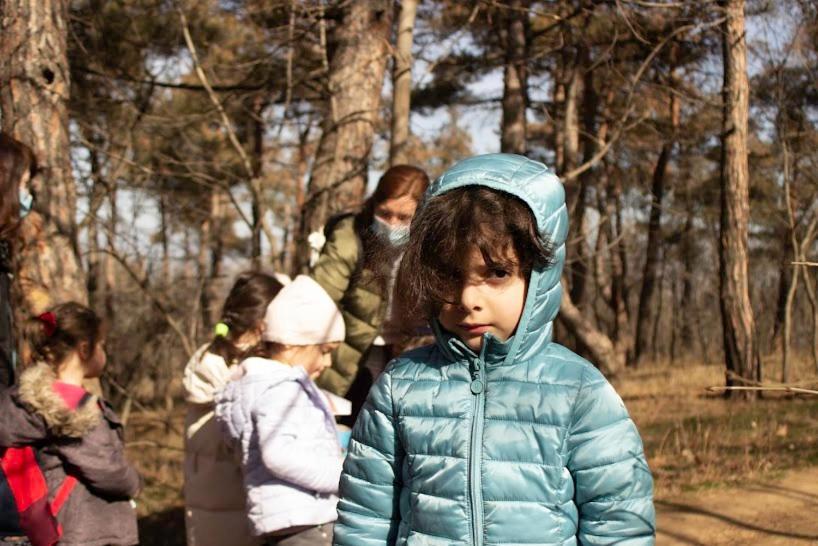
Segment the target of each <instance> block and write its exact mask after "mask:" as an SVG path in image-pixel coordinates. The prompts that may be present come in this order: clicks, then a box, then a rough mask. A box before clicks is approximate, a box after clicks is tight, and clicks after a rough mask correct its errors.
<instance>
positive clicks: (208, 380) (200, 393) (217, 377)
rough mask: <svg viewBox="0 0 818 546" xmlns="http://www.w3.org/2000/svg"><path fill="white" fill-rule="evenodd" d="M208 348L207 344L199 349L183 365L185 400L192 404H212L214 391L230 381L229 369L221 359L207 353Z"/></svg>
mask: <svg viewBox="0 0 818 546" xmlns="http://www.w3.org/2000/svg"><path fill="white" fill-rule="evenodd" d="M209 348H210V344H209V343H208V344H206V345H203V346H202V347H199V349H198V350H197V351H196V352H195V353H193V356H191V357H190V360H188V362H187V364H186V365H185V373H184V377H183V378H182V385H183V386H184V388H185V400H187V401H188V402H191V403H193V404H212V403H213V398H214V397H215V396H216V391H218V390H219V389H221V388H222V387H224V386H225V385H226V384H227V382H228V381H229V379H230V373H231V368H230V367H229V366H228V365H227V364H226V363H225V361H224V359H223V358H222V357H220V356H219V355H217V354H213V353H211V352H209V351H208V349H209Z"/></svg>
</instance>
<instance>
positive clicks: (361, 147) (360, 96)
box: [296, 0, 393, 270]
mask: <svg viewBox="0 0 818 546" xmlns="http://www.w3.org/2000/svg"><path fill="white" fill-rule="evenodd" d="M340 12H341V13H340V19H339V20H338V21H337V22H336V24H335V26H334V28H333V29H332V30H331V34H332V38H331V40H330V41H331V42H332V43H333V47H332V48H331V49H332V53H331V55H328V61H329V63H328V64H329V67H328V68H329V75H328V77H329V97H328V100H327V103H328V104H327V111H326V112H325V115H324V119H323V121H322V133H321V138H320V140H319V142H318V149H317V151H316V155H315V161H314V164H313V169H312V173H311V175H310V181H309V185H308V189H307V197H306V199H305V202H304V208H303V213H302V217H301V229H300V230H299V244H298V256H297V258H298V260H297V266H296V268H297V269H298V270H303V269H304V268H305V266H306V263H307V261H308V256H309V248H307V243H306V241H307V236H308V235H309V234H310V233H311V232H313V231H316V230H318V229H321V227H322V226H323V225H324V224H325V223H326V221H327V219H328V218H329V217H330V216H331V215H332V214H334V213H337V212H340V211H343V210H347V209H351V208H354V207H356V206H358V205H359V204H360V203H361V200H362V199H363V195H364V191H365V189H366V179H367V163H368V159H369V152H370V148H371V147H372V139H373V134H374V130H375V123H376V117H377V116H378V108H379V105H380V98H381V87H382V86H383V78H384V72H385V70H386V60H387V58H388V56H389V35H390V31H391V24H392V13H393V10H392V5H391V3H390V2H387V1H386V0H368V1H367V0H353V1H351V2H348V3H346V4H344V5H343V7H342V8H340Z"/></svg>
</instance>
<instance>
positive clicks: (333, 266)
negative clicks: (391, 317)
mask: <svg viewBox="0 0 818 546" xmlns="http://www.w3.org/2000/svg"><path fill="white" fill-rule="evenodd" d="M361 253H362V247H361V240H360V238H359V237H358V234H357V233H356V232H355V218H354V216H349V217H346V218H343V219H342V220H340V221H339V222H338V223H337V224H336V225H335V226H334V227H333V228H332V231H331V232H330V233H329V234H328V235H327V242H326V244H325V245H324V248H323V249H322V250H321V256H320V257H319V258H318V262H317V263H316V264H315V267H313V270H312V278H313V279H315V280H316V282H318V284H320V285H321V286H322V287H323V288H324V290H326V291H327V294H329V295H330V297H331V298H332V299H333V301H334V302H335V303H336V304H337V305H338V308H339V309H340V310H341V313H342V314H343V316H344V324H345V326H346V339H345V340H344V342H343V343H342V344H341V346H340V347H339V348H338V350H337V351H335V352H334V353H333V355H332V367H331V368H329V369H327V370H326V371H324V373H323V374H321V377H320V378H318V385H319V386H320V387H321V388H323V389H326V390H328V391H330V392H332V393H334V394H337V395H338V396H344V395H346V393H347V391H348V390H349V387H350V385H352V381H353V380H354V379H355V375H356V374H357V373H358V368H359V366H360V364H361V359H362V358H363V356H364V355H365V354H366V351H367V350H368V349H369V347H370V345H372V342H373V341H374V340H375V337H376V336H377V335H378V331H379V330H380V328H381V324H382V322H383V319H384V315H385V313H386V298H385V297H384V290H385V289H384V287H383V285H382V283H381V282H379V281H378V280H377V279H376V278H375V274H374V273H373V272H372V271H371V270H369V269H364V268H363V267H362V266H361V263H360V262H362V256H361Z"/></svg>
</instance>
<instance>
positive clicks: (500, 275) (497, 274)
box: [489, 269, 510, 279]
mask: <svg viewBox="0 0 818 546" xmlns="http://www.w3.org/2000/svg"><path fill="white" fill-rule="evenodd" d="M509 274H510V273H509V272H508V271H506V270H505V269H492V270H491V273H490V275H489V276H490V277H492V278H495V279H505V278H506V277H508V276H509Z"/></svg>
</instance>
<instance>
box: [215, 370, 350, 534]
mask: <svg viewBox="0 0 818 546" xmlns="http://www.w3.org/2000/svg"><path fill="white" fill-rule="evenodd" d="M241 366H242V368H243V371H244V375H243V376H242V377H241V378H240V379H238V380H236V381H233V382H230V383H228V384H227V386H225V388H224V389H222V390H221V391H220V392H219V393H218V394H217V395H216V420H217V421H218V422H219V423H220V425H221V427H222V429H223V431H224V432H225V435H226V437H227V438H228V440H229V441H234V442H236V443H237V444H238V445H239V446H240V448H241V461H242V467H243V470H244V488H245V492H246V495H247V515H248V518H249V519H250V525H251V527H252V530H253V534H255V535H264V534H267V533H271V532H273V531H278V530H281V529H287V528H289V527H296V526H304V525H319V524H322V523H328V522H331V521H335V519H336V517H337V515H336V504H337V502H338V497H337V493H338V481H339V479H340V476H341V465H342V462H343V460H342V458H341V449H340V446H339V445H338V439H337V436H336V429H335V419H334V418H333V416H332V412H331V411H330V408H329V406H328V404H327V401H326V398H325V397H324V395H322V394H321V392H320V391H319V390H318V387H316V386H315V383H313V382H312V380H310V378H309V377H308V376H307V374H306V372H305V371H304V369H303V368H300V367H291V366H288V365H286V364H282V363H281V362H277V361H275V360H268V359H264V358H249V359H247V360H245V361H244V362H242V364H241Z"/></svg>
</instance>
